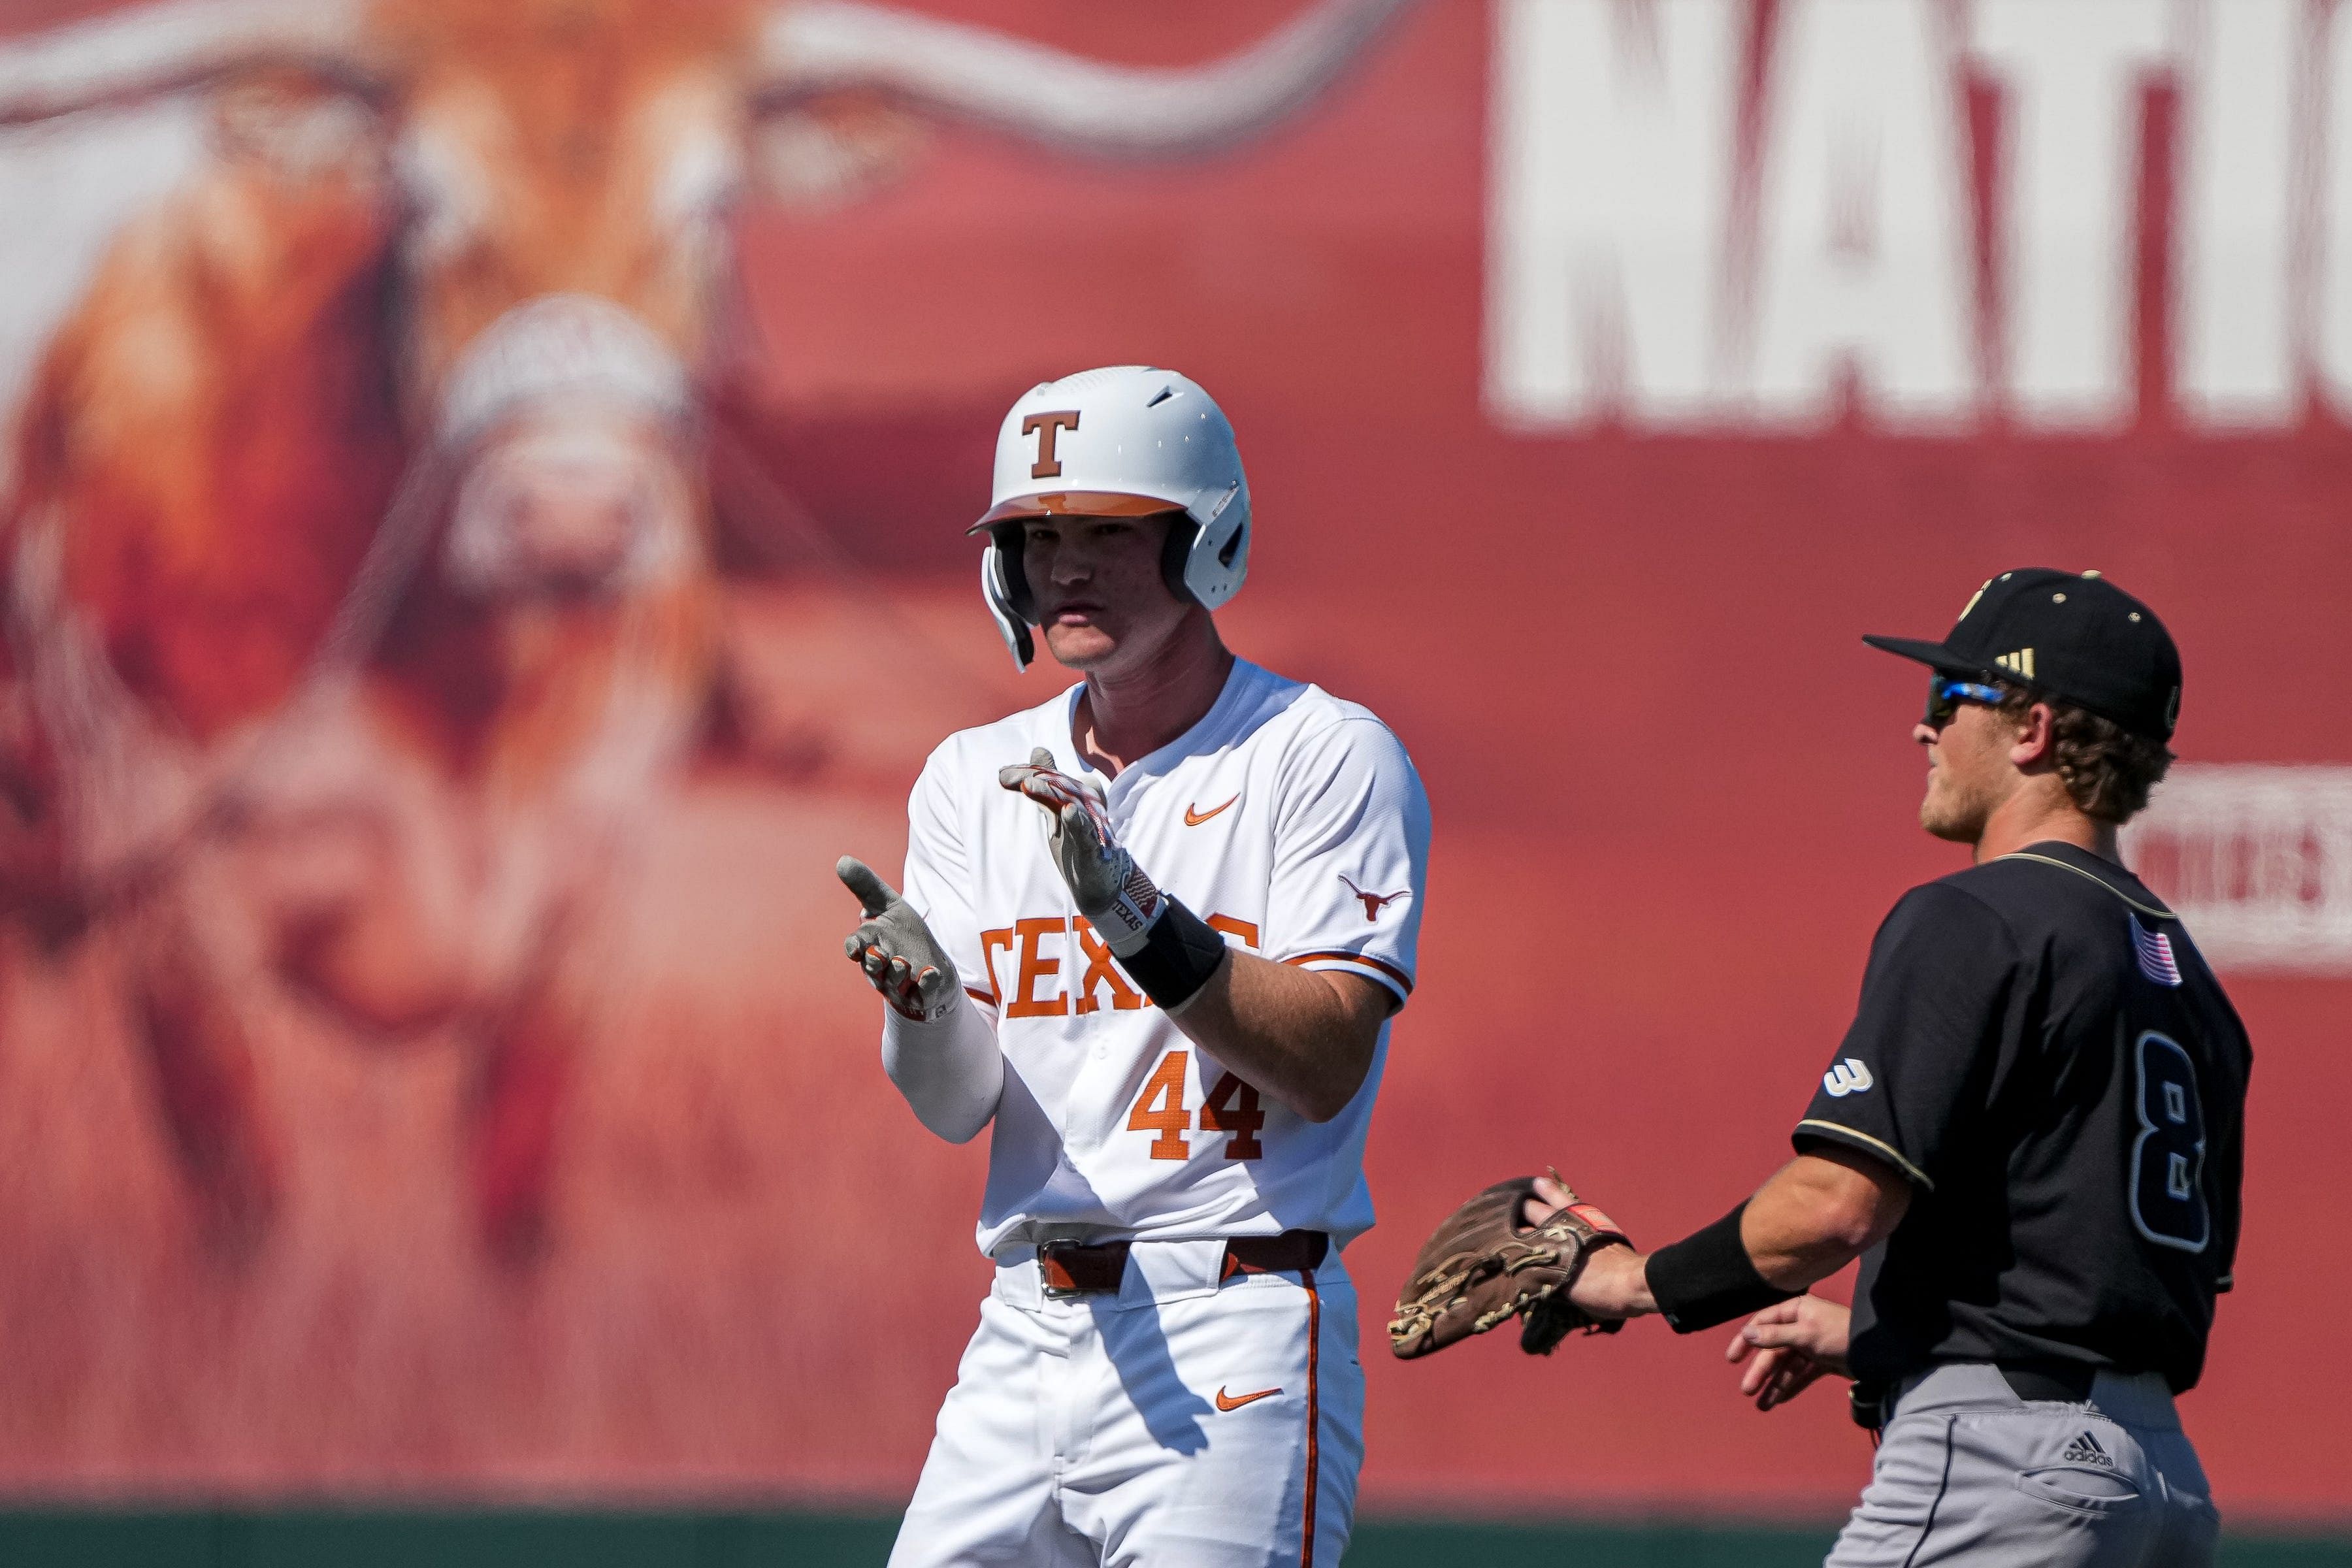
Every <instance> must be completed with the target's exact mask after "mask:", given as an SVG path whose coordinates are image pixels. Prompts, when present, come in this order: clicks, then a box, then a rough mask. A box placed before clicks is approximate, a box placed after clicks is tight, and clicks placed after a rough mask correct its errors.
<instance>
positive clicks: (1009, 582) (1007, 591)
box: [988, 522, 1037, 626]
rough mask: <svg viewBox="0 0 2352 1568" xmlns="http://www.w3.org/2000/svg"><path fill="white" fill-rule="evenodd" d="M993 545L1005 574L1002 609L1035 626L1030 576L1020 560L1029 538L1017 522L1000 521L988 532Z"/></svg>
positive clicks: (1035, 608)
mask: <svg viewBox="0 0 2352 1568" xmlns="http://www.w3.org/2000/svg"><path fill="white" fill-rule="evenodd" d="M988 536H989V537H990V538H991V539H992V540H994V541H995V542H996V556H997V559H998V560H999V561H1000V562H1001V563H1003V574H1004V607H1005V608H1006V609H1008V610H1011V611H1012V612H1013V614H1014V615H1016V616H1020V617H1021V618H1022V620H1024V622H1026V623H1028V624H1029V625H1031V626H1035V625H1036V624H1037V596H1036V595H1034V594H1032V593H1031V592H1030V591H1029V574H1028V572H1027V570H1026V569H1025V567H1024V563H1023V557H1024V555H1025V554H1026V553H1027V549H1028V543H1029V536H1028V534H1027V533H1026V532H1025V531H1023V529H1022V527H1021V525H1020V524H1019V523H1018V522H1000V523H998V524H997V525H996V526H995V527H994V528H992V529H990V530H989V531H988Z"/></svg>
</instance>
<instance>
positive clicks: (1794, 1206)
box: [1530, 1145, 1911, 1318]
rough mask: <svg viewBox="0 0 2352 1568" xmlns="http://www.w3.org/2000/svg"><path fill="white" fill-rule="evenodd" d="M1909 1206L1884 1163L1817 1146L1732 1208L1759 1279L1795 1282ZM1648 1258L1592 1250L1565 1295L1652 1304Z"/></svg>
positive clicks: (1906, 1190) (1621, 1310) (1552, 1197)
mask: <svg viewBox="0 0 2352 1568" xmlns="http://www.w3.org/2000/svg"><path fill="white" fill-rule="evenodd" d="M1536 1192H1537V1196H1538V1198H1539V1199H1541V1200H1542V1201H1543V1202H1544V1203H1545V1204H1547V1205H1551V1204H1556V1203H1558V1202H1559V1201H1560V1199H1559V1196H1558V1195H1557V1194H1558V1188H1557V1184H1552V1183H1550V1181H1549V1178H1539V1179H1538V1182H1537V1184H1536ZM1910 1206H1911V1187H1910V1184H1908V1183H1907V1182H1906V1181H1905V1180H1904V1179H1903V1178H1902V1176H1901V1175H1899V1174H1897V1173H1895V1170H1894V1169H1893V1168H1892V1167H1891V1166H1888V1165H1885V1164H1883V1163H1880V1162H1879V1161H1876V1160H1874V1159H1872V1158H1871V1157H1870V1156H1869V1155H1867V1154H1863V1153H1858V1152H1853V1151H1851V1150H1846V1149H1843V1148H1838V1147H1835V1146H1833V1145H1832V1146H1825V1147H1824V1148H1823V1149H1822V1150H1821V1151H1820V1152H1808V1153H1803V1154H1800V1155H1798V1156H1797V1157H1796V1158H1795V1159H1793V1160H1791V1161H1790V1162H1789V1163H1787V1164H1785V1165H1783V1166H1781V1167H1780V1170H1779V1171H1777V1172H1775V1173H1773V1175H1772V1178H1771V1179H1770V1180H1769V1181H1768V1182H1766V1183H1765V1184H1763V1186H1761V1187H1760V1188H1759V1189H1757V1193H1756V1195H1755V1196H1754V1197H1752V1198H1750V1199H1748V1207H1747V1210H1746V1212H1745V1213H1743V1214H1742V1215H1740V1220H1739V1240H1740V1245H1741V1246H1743V1247H1746V1248H1747V1251H1748V1260H1749V1261H1750V1262H1752V1263H1753V1264H1754V1265H1755V1266H1756V1272H1757V1273H1759V1274H1760V1275H1762V1276H1763V1277H1764V1279H1765V1281H1766V1282H1767V1283H1769V1284H1770V1285H1773V1286H1776V1287H1778V1288H1779V1289H1783V1290H1802V1289H1805V1288H1806V1287H1808V1286H1810V1285H1812V1284H1815V1283H1816V1282H1818V1281H1820V1280H1822V1279H1828V1278H1829V1277H1830V1276H1831V1275H1832V1274H1834V1273H1836V1272H1837V1271H1838V1270H1839V1269H1841V1268H1844V1267H1845V1266H1846V1265H1847V1264H1849V1263H1851V1262H1853V1260H1854V1259H1855V1258H1859V1257H1861V1256H1862V1255H1863V1254H1864V1252H1867V1251H1869V1250H1870V1248H1872V1247H1875V1246H1876V1245H1877V1244H1878V1243H1879V1242H1880V1241H1882V1240H1884V1239H1885V1237H1887V1235H1888V1234H1889V1233H1891V1232H1892V1231H1893V1230H1894V1229H1895V1226H1896V1225H1898V1224H1900V1223H1901V1222H1902V1219H1903V1215H1904V1214H1905V1212H1906V1210H1908V1209H1909V1207H1910ZM1530 1217H1537V1216H1536V1215H1533V1214H1532V1213H1531V1215H1530ZM1649 1262H1650V1259H1649V1255H1648V1254H1646V1253H1639V1252H1635V1251H1634V1250H1633V1248H1631V1247H1607V1248H1604V1249H1602V1250H1601V1251H1599V1252H1596V1253H1594V1254H1593V1255H1592V1256H1591V1258H1589V1259H1588V1260H1587V1261H1586V1264H1585V1267H1584V1272H1583V1273H1582V1274H1581V1275H1580V1276H1579V1277H1578V1279H1577V1281H1576V1284H1575V1286H1574V1287H1573V1288H1572V1289H1570V1300H1573V1301H1574V1302H1575V1303H1576V1304H1577V1305H1578V1306H1580V1307H1582V1308H1583V1309H1585V1310H1587V1311H1589V1312H1591V1313H1593V1314H1595V1315H1596V1316H1600V1317H1605V1318H1638V1317H1641V1316H1643V1315H1644V1314H1645V1313H1650V1312H1654V1311H1656V1310H1658V1303H1657V1299H1656V1298H1655V1297H1654V1296H1653V1295H1652V1294H1651V1293H1650V1282H1649V1274H1648V1270H1649Z"/></svg>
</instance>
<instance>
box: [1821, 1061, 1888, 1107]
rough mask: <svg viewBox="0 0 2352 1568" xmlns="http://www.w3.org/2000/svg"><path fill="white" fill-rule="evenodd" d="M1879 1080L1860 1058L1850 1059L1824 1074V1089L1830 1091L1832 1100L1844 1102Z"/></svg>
mask: <svg viewBox="0 0 2352 1568" xmlns="http://www.w3.org/2000/svg"><path fill="white" fill-rule="evenodd" d="M1876 1081H1877V1080H1876V1079H1874V1078H1872V1077H1871V1076H1870V1069H1869V1068H1866V1067H1864V1065H1863V1064H1862V1058H1859V1057H1848V1058H1845V1060H1843V1061H1842V1062H1840V1063H1838V1065H1837V1066H1835V1067H1833V1068H1830V1070H1829V1071H1827V1072H1825V1073H1823V1074H1822V1088H1823V1089H1828V1090H1829V1091H1830V1098H1831V1099H1832V1100H1843V1099H1844V1098H1845V1097H1846V1096H1847V1095H1849V1094H1860V1093H1862V1092H1863V1091H1864V1089H1868V1088H1869V1087H1870V1086H1871V1085H1872V1084H1873V1083H1874V1082H1876Z"/></svg>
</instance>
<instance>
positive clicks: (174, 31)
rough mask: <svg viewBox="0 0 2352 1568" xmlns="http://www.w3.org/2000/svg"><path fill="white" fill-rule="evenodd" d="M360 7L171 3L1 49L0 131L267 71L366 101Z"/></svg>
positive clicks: (321, 1) (348, 1)
mask: <svg viewBox="0 0 2352 1568" xmlns="http://www.w3.org/2000/svg"><path fill="white" fill-rule="evenodd" d="M361 22H362V7H361V5H360V4H359V0H167V3H166V4H163V5H141V6H136V7H133V8H131V9H130V10H126V11H120V12H117V13H115V14H113V15H111V16H101V17H99V18H98V19H96V20H94V21H88V22H79V23H74V24H72V25H69V26H62V27H53V28H51V29H49V30H48V31H47V32H42V33H34V34H30V35H28V36H26V37H21V38H13V39H8V40H5V41H0V126H10V125H29V124H32V123H34V122H36V121H43V120H52V119H55V118H56V117H57V116H58V115H61V114H72V113H74V112H76V111H77V110H85V109H98V108H102V107H104V106H107V105H110V104H118V103H129V102H133V101H136V100H140V99H142V98H151V97H153V96H154V95H156V94H158V93H164V92H173V91H176V90H179V89H184V88H191V87H198V86H202V85H203V84H204V83H205V82H208V81H211V80H213V79H215V78H217V77H221V76H224V75H226V74H227V73H229V72H232V71H237V70H244V69H249V68H257V67H264V66H283V67H290V68H299V69H302V70H308V71H312V72H315V73H317V74H318V75H320V76H321V77H324V78H326V79H329V80H331V81H334V82H337V83H338V84H340V85H342V86H345V87H348V88H350V89H352V90H355V91H362V92H364V91H368V90H370V89H373V86H374V85H375V82H374V79H373V76H372V74H371V73H370V72H369V71H368V70H367V68H366V67H365V64H364V58H363V52H362V47H361V39H360V30H361Z"/></svg>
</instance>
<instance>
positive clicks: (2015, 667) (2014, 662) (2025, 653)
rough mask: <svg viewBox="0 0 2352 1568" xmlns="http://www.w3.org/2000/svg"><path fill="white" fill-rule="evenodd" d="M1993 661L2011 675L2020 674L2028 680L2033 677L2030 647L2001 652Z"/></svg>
mask: <svg viewBox="0 0 2352 1568" xmlns="http://www.w3.org/2000/svg"><path fill="white" fill-rule="evenodd" d="M1993 663H1995V664H1997V665H1999V666H2000V668H2003V669H2005V670H2007V671H2009V672H2010V674H2011V675H2021V676H2023V677H2025V679H2028V680H2031V679H2033V650H2032V648H2030V647H2021V648H2019V649H2018V650H2017V651H2016V652H2015V653H2005V654H2002V655H2000V657H1998V658H1995V659H1994V660H1993Z"/></svg>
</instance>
